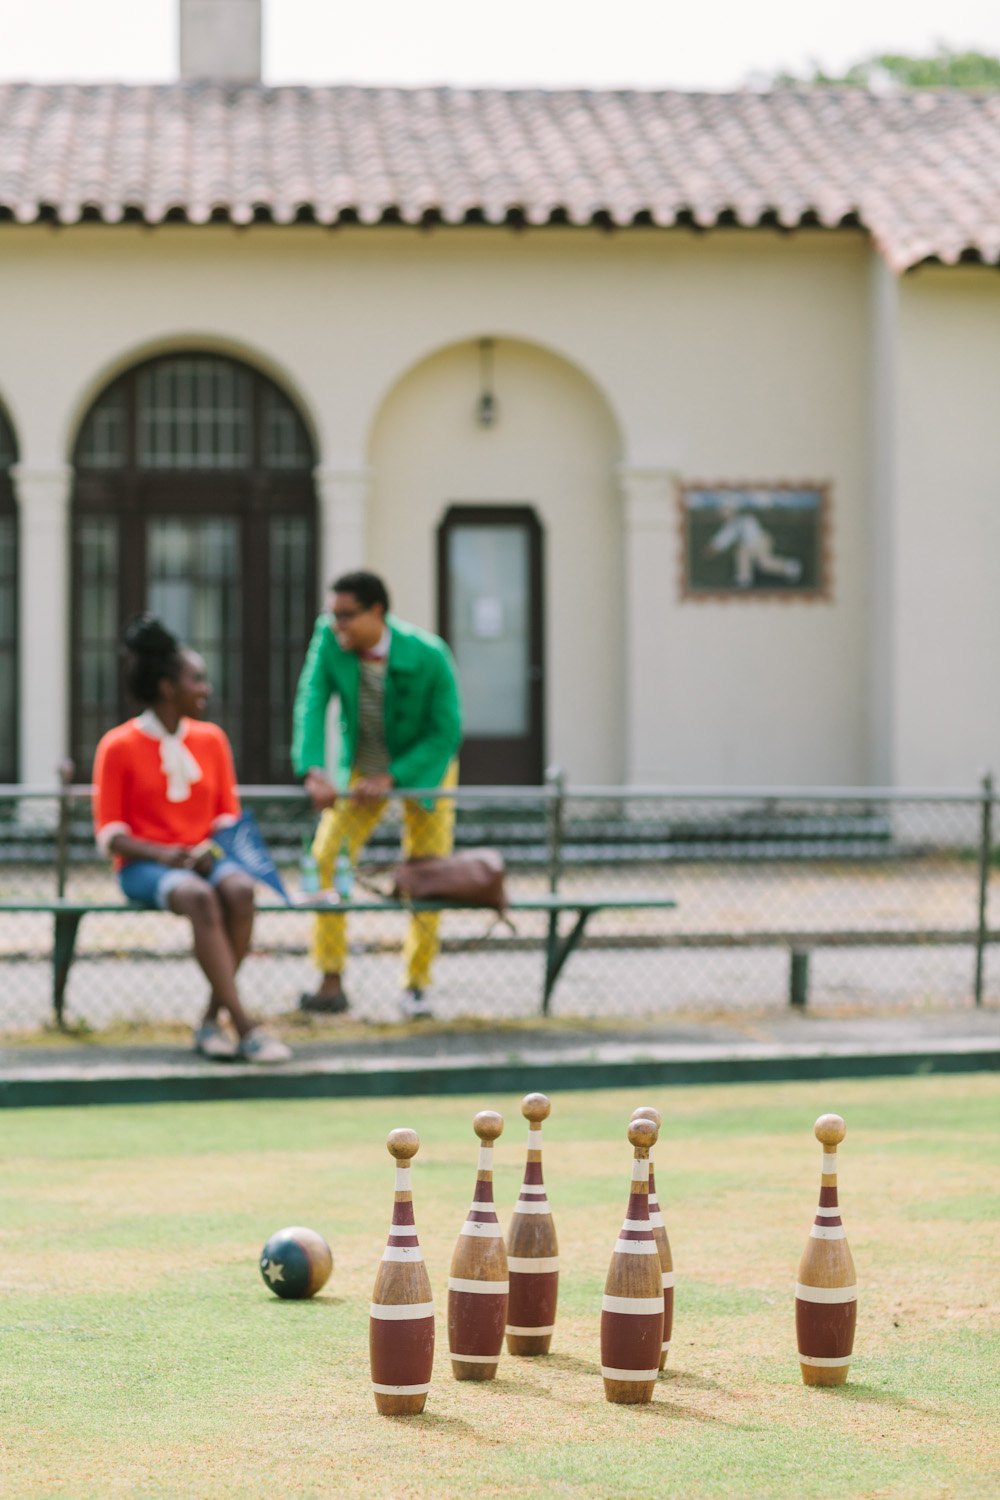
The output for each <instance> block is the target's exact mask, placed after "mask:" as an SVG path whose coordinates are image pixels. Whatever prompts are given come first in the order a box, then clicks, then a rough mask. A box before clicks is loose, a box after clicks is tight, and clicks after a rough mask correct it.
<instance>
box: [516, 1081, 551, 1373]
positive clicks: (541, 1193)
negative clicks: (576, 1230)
mask: <svg viewBox="0 0 1000 1500" xmlns="http://www.w3.org/2000/svg"><path fill="white" fill-rule="evenodd" d="M551 1109H552V1105H551V1104H550V1103H549V1101H548V1099H546V1097H545V1095H544V1094H526V1095H525V1096H524V1098H523V1099H522V1100H521V1113H522V1115H523V1116H524V1118H525V1119H526V1120H527V1121H528V1160H527V1164H526V1166H525V1169H524V1182H523V1184H522V1185H521V1196H520V1198H519V1199H518V1200H517V1206H516V1208H515V1209H514V1215H513V1217H512V1219H511V1221H510V1228H509V1229H508V1230H507V1269H508V1271H509V1273H510V1300H509V1302H508V1304H507V1350H508V1353H510V1354H548V1352H549V1345H550V1344H551V1343H552V1333H553V1330H554V1328H555V1321H556V1297H557V1295H558V1291H559V1245H558V1243H557V1242H556V1231H555V1225H554V1224H553V1223H552V1211H551V1209H550V1208H549V1200H548V1198H547V1197H546V1195H545V1184H544V1183H543V1182H542V1121H543V1120H545V1119H547V1118H548V1115H549V1112H550V1110H551Z"/></svg>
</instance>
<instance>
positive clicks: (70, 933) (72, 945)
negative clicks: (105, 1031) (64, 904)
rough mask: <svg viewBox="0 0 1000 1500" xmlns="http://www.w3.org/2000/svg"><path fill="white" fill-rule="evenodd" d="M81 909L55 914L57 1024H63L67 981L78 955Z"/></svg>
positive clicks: (53, 951)
mask: <svg viewBox="0 0 1000 1500" xmlns="http://www.w3.org/2000/svg"><path fill="white" fill-rule="evenodd" d="M82 916H83V913H82V912H79V911H57V912H56V915H55V923H56V930H55V941H54V943H53V946H52V1008H53V1010H54V1011H55V1016H56V1025H57V1026H60V1027H61V1026H62V1024H63V1010H64V1007H65V1002H66V981H67V980H68V979H69V971H70V969H71V968H72V967H73V959H74V957H75V956H76V934H77V932H78V931H79V927H80V918H81V917H82Z"/></svg>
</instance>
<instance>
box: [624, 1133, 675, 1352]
mask: <svg viewBox="0 0 1000 1500" xmlns="http://www.w3.org/2000/svg"><path fill="white" fill-rule="evenodd" d="M632 1118H633V1120H652V1122H653V1124H654V1125H655V1126H656V1128H657V1130H659V1128H660V1124H661V1117H660V1111H659V1110H658V1109H654V1108H653V1107H652V1105H643V1106H642V1108H641V1109H634V1110H633V1111H632ZM649 1222H650V1224H651V1225H652V1226H653V1238H654V1240H655V1241H656V1248H657V1250H658V1251H659V1255H660V1276H661V1277H662V1279H663V1347H662V1349H661V1350H660V1369H661V1370H662V1369H664V1368H665V1367H666V1363H667V1355H668V1354H669V1352H670V1334H671V1331H672V1329H673V1326H674V1261H673V1257H672V1255H671V1254H670V1240H669V1238H668V1237H667V1226H666V1224H665V1223H664V1220H663V1211H662V1209H661V1208H660V1203H659V1199H658V1198H657V1196H656V1173H655V1169H654V1167H653V1154H652V1152H650V1156H649Z"/></svg>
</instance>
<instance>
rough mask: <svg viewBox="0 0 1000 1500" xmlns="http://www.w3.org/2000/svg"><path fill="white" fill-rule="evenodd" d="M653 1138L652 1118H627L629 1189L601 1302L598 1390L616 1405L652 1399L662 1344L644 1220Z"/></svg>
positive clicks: (659, 1301)
mask: <svg viewBox="0 0 1000 1500" xmlns="http://www.w3.org/2000/svg"><path fill="white" fill-rule="evenodd" d="M656 1137H657V1129H656V1126H655V1125H654V1123H653V1121H652V1120H631V1121H630V1122H629V1127H628V1138H629V1141H630V1142H631V1143H632V1146H633V1148H634V1153H635V1155H634V1159H633V1162H632V1192H631V1196H630V1197H629V1200H628V1209H627V1210H626V1213H625V1223H624V1224H623V1225H622V1229H621V1233H620V1234H619V1236H618V1243H617V1244H616V1245H615V1249H614V1254H613V1255H612V1257H611V1265H610V1266H609V1267H608V1279H607V1281H605V1283H604V1297H603V1300H602V1302H601V1374H602V1375H603V1377H604V1394H605V1396H606V1397H607V1399H608V1400H609V1401H615V1402H617V1403H618V1404H619V1405H622V1406H630V1405H637V1404H639V1403H640V1402H646V1401H649V1400H650V1399H651V1398H652V1395H653V1387H654V1385H655V1384H656V1377H657V1374H658V1373H659V1358H660V1348H661V1345H662V1344H663V1281H662V1277H661V1272H660V1256H659V1252H658V1250H657V1248H656V1241H655V1240H654V1238H653V1227H652V1225H651V1224H650V1222H649V1152H650V1149H651V1148H652V1147H653V1146H654V1145H655V1144H656Z"/></svg>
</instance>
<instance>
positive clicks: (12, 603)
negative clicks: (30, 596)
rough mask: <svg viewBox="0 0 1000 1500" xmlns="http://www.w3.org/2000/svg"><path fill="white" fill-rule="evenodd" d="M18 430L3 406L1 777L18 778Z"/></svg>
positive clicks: (0, 462)
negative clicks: (13, 477) (14, 479)
mask: <svg viewBox="0 0 1000 1500" xmlns="http://www.w3.org/2000/svg"><path fill="white" fill-rule="evenodd" d="M16 462H17V445H16V443H15V441H14V431H13V428H12V427H11V425H10V423H9V421H8V420H7V417H6V414H5V413H4V411H3V408H2V407H0V781H16V780H17V696H18V695H17V504H16V502H15V499H14V486H13V484H12V482H11V477H10V471H11V469H12V468H13V466H14V464H15V463H16Z"/></svg>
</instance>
